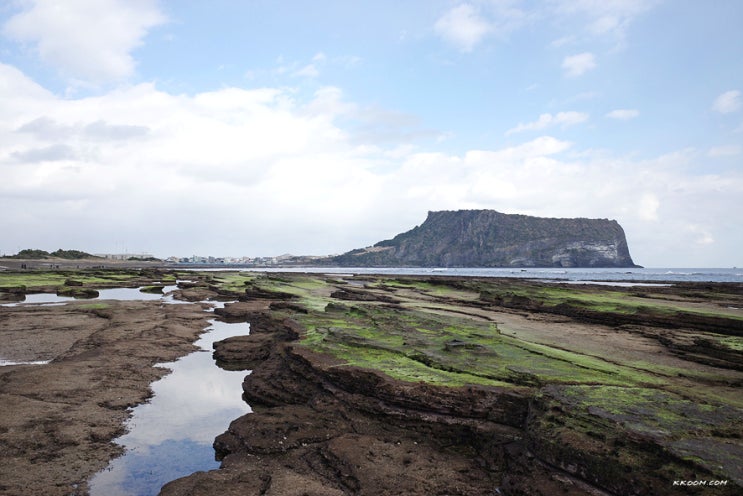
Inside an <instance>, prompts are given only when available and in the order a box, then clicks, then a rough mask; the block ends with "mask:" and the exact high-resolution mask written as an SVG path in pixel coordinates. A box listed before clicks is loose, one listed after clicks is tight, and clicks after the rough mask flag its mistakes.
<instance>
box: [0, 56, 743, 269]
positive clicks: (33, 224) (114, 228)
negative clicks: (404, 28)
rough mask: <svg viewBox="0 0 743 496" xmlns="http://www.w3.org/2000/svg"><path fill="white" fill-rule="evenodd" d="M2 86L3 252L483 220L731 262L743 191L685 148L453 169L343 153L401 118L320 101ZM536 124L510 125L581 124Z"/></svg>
mask: <svg viewBox="0 0 743 496" xmlns="http://www.w3.org/2000/svg"><path fill="white" fill-rule="evenodd" d="M0 86H3V87H7V88H10V89H12V91H13V94H14V95H18V96H19V98H18V99H15V98H14V99H8V100H6V102H5V104H4V105H3V106H2V107H0V145H2V146H0V176H1V177H2V181H0V201H1V203H2V205H3V215H2V216H0V232H2V233H3V236H2V238H1V239H0V241H4V242H5V243H6V245H5V246H0V251H2V252H5V253H14V252H15V251H14V250H16V248H17V247H18V246H19V245H20V246H21V247H38V248H42V249H51V250H53V249H57V248H60V247H65V248H78V249H85V250H88V251H94V252H106V251H121V250H123V249H124V248H128V249H129V250H130V251H150V252H154V253H155V254H157V255H160V256H168V255H190V254H193V253H198V254H214V255H253V256H256V255H276V254H280V253H285V252H290V253H297V254H328V253H337V252H342V251H346V250H348V249H352V248H357V247H361V246H367V245H369V244H372V243H374V242H376V241H379V240H381V239H385V238H389V237H392V236H394V235H395V234H397V233H399V232H402V231H405V230H408V229H410V228H411V227H413V226H415V225H416V224H420V223H421V222H422V221H423V219H424V218H425V214H426V211H428V210H440V209H461V208H493V209H497V210H500V211H505V212H509V213H524V214H532V215H539V216H547V217H581V216H582V217H608V218H615V219H617V220H619V221H620V223H621V224H622V226H623V227H624V228H625V231H626V233H627V236H628V240H629V243H630V248H631V250H632V255H633V256H634V257H635V260H636V261H637V262H638V263H640V264H643V265H655V266H664V265H665V266H667V265H674V264H675V265H679V266H683V265H688V264H689V263H692V262H695V263H698V264H700V265H705V264H708V265H712V264H720V263H724V264H728V265H732V264H734V263H739V262H735V257H737V256H739V255H738V252H739V245H740V241H741V240H740V234H739V233H740V230H739V229H736V228H735V227H736V226H734V225H733V223H734V220H728V219H729V217H730V216H729V212H731V211H735V208H736V206H737V205H739V204H740V198H741V197H743V175H742V174H741V172H740V171H736V170H733V171H731V172H729V173H726V176H725V177H720V176H716V175H714V174H706V173H704V172H696V173H694V172H692V167H691V165H692V164H695V163H696V162H698V161H702V160H705V159H706V157H705V156H704V155H703V154H700V153H698V152H694V151H693V150H692V151H688V150H681V151H679V152H676V153H671V154H668V155H664V156H661V157H656V158H653V159H649V160H643V161H638V160H636V159H633V158H627V157H622V156H616V155H611V154H610V153H608V152H603V153H602V154H599V153H594V152H592V151H591V150H586V149H581V148H579V146H578V145H576V144H572V143H570V142H567V141H564V140H560V139H557V138H555V137H550V136H537V137H534V139H526V140H525V141H523V142H517V143H516V144H514V145H513V146H508V147H497V146H496V147H492V148H490V149H479V150H469V151H466V152H463V153H459V154H452V153H444V152H442V151H436V150H421V149H418V148H414V147H410V146H399V145H400V144H401V143H402V144H405V141H402V142H397V143H392V144H390V145H389V146H388V148H385V147H384V146H382V145H379V144H378V143H370V142H368V141H367V142H365V143H359V142H357V141H356V138H357V137H356V136H354V132H353V129H352V128H349V127H348V125H347V121H348V120H352V121H354V122H356V121H357V120H358V119H361V118H362V116H363V115H364V114H368V115H367V117H368V118H369V119H376V120H377V121H378V122H380V123H381V122H391V123H398V125H400V126H412V125H414V124H415V123H414V122H413V121H411V120H410V119H411V117H410V116H406V115H404V114H396V113H394V112H384V111H381V110H379V109H376V111H375V112H371V110H375V109H366V108H364V107H363V106H362V105H359V104H358V103H356V102H353V101H348V99H347V96H345V95H344V93H343V91H342V90H341V89H340V88H334V87H326V88H322V89H321V90H318V91H317V92H316V93H315V94H314V95H313V96H312V97H311V100H310V101H303V100H301V99H300V97H299V96H298V95H297V93H295V92H293V91H292V90H291V89H277V88H258V89H242V88H234V87H232V88H229V87H228V88H222V89H219V90H216V91H211V92H202V93H197V94H194V95H186V94H170V93H167V92H164V91H162V90H159V89H158V88H157V87H155V86H154V85H151V84H140V85H136V86H131V87H127V88H122V89H118V90H116V91H110V92H107V93H104V94H101V95H99V96H97V97H89V98H77V99H75V98H60V97H55V96H53V95H51V94H49V93H48V92H46V91H44V90H43V89H42V88H40V87H38V86H37V85H36V84H35V83H33V81H31V80H29V79H28V78H26V77H25V76H23V75H22V74H20V73H19V72H18V71H16V70H14V69H12V68H9V67H8V66H4V65H2V64H0ZM546 115H548V116H549V117H540V118H539V119H538V120H536V121H535V122H534V123H530V124H524V125H522V127H523V128H524V130H525V129H532V130H540V129H541V130H544V129H549V128H550V126H561V125H564V126H567V125H572V124H577V123H580V122H585V120H586V119H588V116H587V115H586V114H581V113H580V112H561V113H558V114H554V115H553V114H546ZM102 116H105V119H102ZM341 123H343V125H341ZM514 132H515V131H514ZM375 145H376V146H375ZM385 145H387V144H386V143H385ZM696 170H697V171H699V168H697V169H696ZM726 222H727V223H730V225H726V224H725V223H726ZM689 225H697V226H704V232H697V233H694V232H691V231H689V230H688V228H687V226H689ZM705 233H708V234H709V236H707V235H706V234H705ZM711 239H714V243H711V242H709V243H707V244H699V243H698V242H705V240H711ZM8 243H10V245H9V246H8V245H7V244H8ZM72 245H74V246H72ZM693 250H699V252H694V251H693ZM692 255H693V256H695V257H696V258H694V259H693V260H692V259H691V258H689V257H691V256H692ZM685 257H686V258H685ZM685 260H686V261H685ZM690 260H692V261H691V262H690Z"/></svg>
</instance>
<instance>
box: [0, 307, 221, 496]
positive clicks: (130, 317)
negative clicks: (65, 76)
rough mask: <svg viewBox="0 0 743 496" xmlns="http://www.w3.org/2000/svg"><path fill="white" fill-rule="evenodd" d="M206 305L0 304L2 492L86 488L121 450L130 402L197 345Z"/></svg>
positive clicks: (50, 495)
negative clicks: (165, 364)
mask: <svg viewBox="0 0 743 496" xmlns="http://www.w3.org/2000/svg"><path fill="white" fill-rule="evenodd" d="M206 325H207V321H206V315H205V313H204V311H203V308H202V306H201V305H198V304H194V305H162V304H161V303H160V302H157V301H149V302H148V301H132V302H123V301H121V302H118V301H106V302H86V301H80V302H75V303H68V304H66V305H64V306H24V307H3V308H1V309H0V343H2V345H0V352H1V353H2V357H3V358H4V359H9V360H13V361H16V362H25V361H37V360H44V361H47V360H48V361H49V363H47V364H44V365H11V366H4V367H0V402H1V403H2V408H0V494H2V495H8V496H22V495H29V496H30V495H41V494H43V495H45V496H54V495H59V496H63V495H64V496H69V495H83V494H87V491H88V489H87V483H88V479H89V478H90V477H91V476H92V475H94V474H95V473H96V472H98V471H99V470H103V469H104V468H105V467H106V466H107V465H108V462H109V461H110V459H111V458H113V457H114V456H116V455H118V454H120V453H121V447H120V446H118V445H115V444H114V443H113V442H112V440H113V439H114V438H115V437H118V436H119V435H121V434H123V432H124V430H123V429H124V422H125V420H126V419H127V418H128V417H129V410H128V408H129V407H133V406H135V405H137V404H139V403H142V402H144V401H145V400H147V398H148V397H149V395H150V394H151V393H150V389H149V385H150V384H151V383H152V382H153V381H155V380H157V379H158V378H160V377H162V376H163V375H165V374H166V373H167V370H166V369H161V368H155V367H153V365H155V364H156V363H159V362H164V361H170V360H175V359H176V358H178V357H179V356H182V355H185V354H187V353H189V352H191V351H193V349H194V346H193V344H192V343H193V341H194V340H195V339H196V337H197V336H198V334H200V333H201V332H202V331H203V329H204V327H206Z"/></svg>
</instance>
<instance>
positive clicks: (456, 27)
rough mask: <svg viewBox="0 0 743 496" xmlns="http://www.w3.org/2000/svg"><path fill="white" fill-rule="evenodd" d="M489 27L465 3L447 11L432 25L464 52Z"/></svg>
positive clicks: (472, 46)
mask: <svg viewBox="0 0 743 496" xmlns="http://www.w3.org/2000/svg"><path fill="white" fill-rule="evenodd" d="M491 29H492V28H491V26H490V24H489V23H488V22H487V21H486V20H485V19H484V18H483V17H482V16H481V15H480V14H479V12H478V11H477V10H476V9H475V8H474V7H473V6H472V5H470V4H467V3H464V4H461V5H458V6H456V7H454V8H452V9H451V10H449V11H447V12H446V13H445V14H444V15H442V16H441V17H440V18H439V19H438V20H437V21H436V24H435V25H434V30H435V31H436V33H437V34H438V35H439V36H441V37H442V38H444V39H445V40H446V41H448V42H450V43H452V44H454V45H455V46H457V47H458V48H459V49H460V50H462V51H464V52H469V51H471V50H472V49H473V48H474V47H475V45H477V44H478V43H480V42H481V41H482V39H483V38H484V37H485V36H487V35H488V33H490V31H491Z"/></svg>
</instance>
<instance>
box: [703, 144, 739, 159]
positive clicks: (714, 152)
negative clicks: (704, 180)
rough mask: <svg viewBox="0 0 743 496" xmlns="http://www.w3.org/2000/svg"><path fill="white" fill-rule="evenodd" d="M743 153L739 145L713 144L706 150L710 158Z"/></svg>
mask: <svg viewBox="0 0 743 496" xmlns="http://www.w3.org/2000/svg"><path fill="white" fill-rule="evenodd" d="M741 153H743V148H741V146H740V145H724V146H713V147H712V148H710V149H709V151H708V152H707V155H708V156H709V157H712V158H720V157H736V156H738V155H740V154H741Z"/></svg>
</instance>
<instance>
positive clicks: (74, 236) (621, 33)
mask: <svg viewBox="0 0 743 496" xmlns="http://www.w3.org/2000/svg"><path fill="white" fill-rule="evenodd" d="M741 21H743V2H740V1H739V0H716V1H714V2H701V1H699V0H544V1H530V0H469V1H449V0H408V1H405V2H399V1H389V0H376V1H373V2H372V1H360V0H355V1H351V0H328V1H324V0H318V1H316V2H304V1H296V0H285V1H282V2H274V1H268V0H250V1H248V0H244V1H243V0H214V1H210V2H203V1H196V0H161V1H157V0H64V1H62V0H2V1H0V254H13V253H17V252H18V251H19V250H21V249H25V248H38V249H44V250H47V251H53V250H56V249H58V248H62V249H79V250H83V251H87V252H90V253H152V254H155V255H156V256H159V257H168V256H189V255H192V254H199V255H213V256H274V255H281V254H285V253H291V254H295V255H328V254H336V253H343V252H345V251H348V250H351V249H354V248H360V247H365V246H369V245H372V244H374V243H376V242H377V241H380V240H383V239H389V238H391V237H393V236H395V235H396V234H398V233H400V232H404V231H407V230H409V229H411V228H413V227H414V226H416V225H419V224H421V223H422V222H423V221H424V220H425V218H426V215H427V212H428V211H437V210H458V209H494V210H498V211H500V212H504V213H518V214H526V215H536V216H540V217H588V218H608V219H616V220H617V221H618V222H619V223H620V224H621V225H622V227H623V228H624V230H625V233H626V236H627V241H628V243H629V247H630V253H631V255H632V257H633V259H634V261H635V263H637V264H640V265H644V266H647V267H730V266H743V249H741V246H743V222H742V220H741V212H743V30H741V29H740V24H741Z"/></svg>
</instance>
